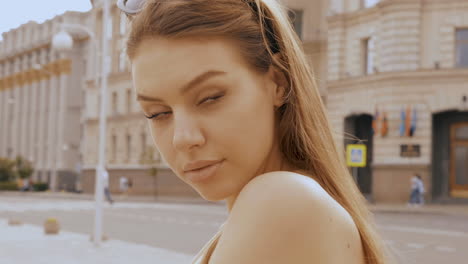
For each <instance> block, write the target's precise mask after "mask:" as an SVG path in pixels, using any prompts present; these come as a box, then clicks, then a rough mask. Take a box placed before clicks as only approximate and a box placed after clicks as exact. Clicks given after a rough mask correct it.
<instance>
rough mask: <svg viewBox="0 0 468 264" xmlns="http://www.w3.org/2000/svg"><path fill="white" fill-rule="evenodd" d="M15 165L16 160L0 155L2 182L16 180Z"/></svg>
mask: <svg viewBox="0 0 468 264" xmlns="http://www.w3.org/2000/svg"><path fill="white" fill-rule="evenodd" d="M14 167H15V162H14V161H12V160H10V159H8V158H2V157H0V182H8V181H14V180H15V178H16V173H15V170H14Z"/></svg>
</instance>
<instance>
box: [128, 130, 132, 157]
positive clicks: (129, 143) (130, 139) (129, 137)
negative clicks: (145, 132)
mask: <svg viewBox="0 0 468 264" xmlns="http://www.w3.org/2000/svg"><path fill="white" fill-rule="evenodd" d="M131 151H132V136H130V135H127V161H129V160H130V156H131Z"/></svg>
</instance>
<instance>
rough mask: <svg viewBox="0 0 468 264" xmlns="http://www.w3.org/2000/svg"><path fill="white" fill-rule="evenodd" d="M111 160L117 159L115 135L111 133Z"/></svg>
mask: <svg viewBox="0 0 468 264" xmlns="http://www.w3.org/2000/svg"><path fill="white" fill-rule="evenodd" d="M111 150H112V152H111V161H115V160H116V159H117V136H116V135H112V143H111Z"/></svg>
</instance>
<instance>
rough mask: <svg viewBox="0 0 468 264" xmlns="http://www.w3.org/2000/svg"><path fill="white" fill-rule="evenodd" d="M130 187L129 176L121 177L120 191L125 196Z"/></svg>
mask: <svg viewBox="0 0 468 264" xmlns="http://www.w3.org/2000/svg"><path fill="white" fill-rule="evenodd" d="M128 187H129V182H128V178H127V177H125V176H122V177H120V180H119V188H120V193H121V194H122V196H123V197H126V196H127V192H128Z"/></svg>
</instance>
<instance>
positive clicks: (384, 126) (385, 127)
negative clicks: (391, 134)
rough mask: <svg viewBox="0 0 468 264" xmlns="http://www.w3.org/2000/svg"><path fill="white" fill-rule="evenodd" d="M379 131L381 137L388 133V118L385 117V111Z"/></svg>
mask: <svg viewBox="0 0 468 264" xmlns="http://www.w3.org/2000/svg"><path fill="white" fill-rule="evenodd" d="M380 133H381V134H382V137H385V136H387V134H388V119H387V112H384V113H383V122H382V128H381V130H380Z"/></svg>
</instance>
